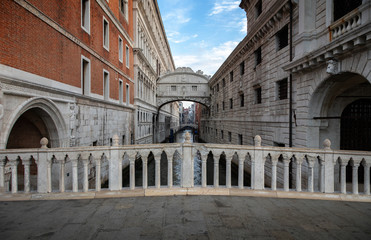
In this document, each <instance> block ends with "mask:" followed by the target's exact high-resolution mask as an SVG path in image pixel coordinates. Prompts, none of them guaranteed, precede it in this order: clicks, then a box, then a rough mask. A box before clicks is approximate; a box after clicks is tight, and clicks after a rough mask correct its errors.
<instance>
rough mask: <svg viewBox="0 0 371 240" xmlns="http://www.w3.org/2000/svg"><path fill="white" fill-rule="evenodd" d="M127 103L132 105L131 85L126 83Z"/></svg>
mask: <svg viewBox="0 0 371 240" xmlns="http://www.w3.org/2000/svg"><path fill="white" fill-rule="evenodd" d="M125 91H126V105H130V85H129V84H126V88H125Z"/></svg>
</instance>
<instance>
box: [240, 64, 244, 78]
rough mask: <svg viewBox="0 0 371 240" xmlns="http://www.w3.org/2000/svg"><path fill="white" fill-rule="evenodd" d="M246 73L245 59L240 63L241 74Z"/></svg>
mask: <svg viewBox="0 0 371 240" xmlns="http://www.w3.org/2000/svg"><path fill="white" fill-rule="evenodd" d="M244 74H245V61H242V62H241V63H240V75H244Z"/></svg>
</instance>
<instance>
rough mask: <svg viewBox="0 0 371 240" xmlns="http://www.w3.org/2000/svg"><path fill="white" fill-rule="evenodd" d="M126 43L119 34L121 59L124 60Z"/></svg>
mask: <svg viewBox="0 0 371 240" xmlns="http://www.w3.org/2000/svg"><path fill="white" fill-rule="evenodd" d="M123 48H124V43H123V41H122V38H121V37H120V36H119V61H120V62H122V61H123V58H124V49H123Z"/></svg>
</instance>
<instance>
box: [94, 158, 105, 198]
mask: <svg viewBox="0 0 371 240" xmlns="http://www.w3.org/2000/svg"><path fill="white" fill-rule="evenodd" d="M104 157H105V156H104V155H102V157H101V158H97V159H95V191H97V192H99V191H100V190H101V185H102V184H101V162H102V160H103V159H104Z"/></svg>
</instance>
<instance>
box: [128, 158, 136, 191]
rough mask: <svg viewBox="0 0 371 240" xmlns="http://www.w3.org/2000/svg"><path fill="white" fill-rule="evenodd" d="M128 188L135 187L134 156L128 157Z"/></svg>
mask: <svg viewBox="0 0 371 240" xmlns="http://www.w3.org/2000/svg"><path fill="white" fill-rule="evenodd" d="M129 161H130V189H132V190H133V189H135V156H132V157H130V160H129Z"/></svg>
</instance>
